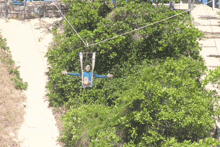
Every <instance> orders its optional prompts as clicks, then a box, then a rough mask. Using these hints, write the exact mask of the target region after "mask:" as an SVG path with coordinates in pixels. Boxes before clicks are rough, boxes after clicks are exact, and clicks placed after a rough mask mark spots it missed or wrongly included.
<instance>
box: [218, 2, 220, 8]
mask: <svg viewBox="0 0 220 147" xmlns="http://www.w3.org/2000/svg"><path fill="white" fill-rule="evenodd" d="M218 8H219V9H220V0H218Z"/></svg>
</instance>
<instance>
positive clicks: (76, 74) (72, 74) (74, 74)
mask: <svg viewBox="0 0 220 147" xmlns="http://www.w3.org/2000/svg"><path fill="white" fill-rule="evenodd" d="M67 74H68V75H71V76H77V77H80V76H81V73H70V72H67Z"/></svg>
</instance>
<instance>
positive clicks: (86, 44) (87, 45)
mask: <svg viewBox="0 0 220 147" xmlns="http://www.w3.org/2000/svg"><path fill="white" fill-rule="evenodd" d="M208 3H210V2H207V3H206V4H208ZM53 4H54V5H55V6H56V8H57V9H58V10H59V12H60V14H61V15H62V16H63V18H64V19H65V20H66V21H67V22H68V23H69V25H70V26H71V27H72V29H73V30H74V31H75V32H76V34H77V35H78V37H79V38H80V39H81V40H82V42H83V43H84V44H85V46H86V47H92V46H96V45H98V44H101V43H104V42H107V41H109V40H113V39H115V38H118V37H121V36H124V35H127V34H130V33H132V32H136V31H139V30H141V29H144V28H146V27H149V26H152V25H154V24H157V23H160V22H163V21H166V20H169V19H171V18H173V17H176V16H178V15H181V14H183V13H186V12H188V11H191V9H189V10H185V11H184V12H181V13H178V14H175V15H173V16H170V17H168V18H164V19H162V20H159V21H157V22H154V23H151V24H149V25H145V26H143V27H140V28H137V29H134V30H132V31H129V32H126V33H123V34H120V35H117V36H115V37H112V38H108V39H105V40H103V41H100V42H98V43H94V44H91V45H89V44H88V43H85V42H84V40H83V39H82V38H81V37H80V35H79V34H78V33H77V31H76V30H75V29H74V27H73V26H72V25H71V24H70V22H69V21H68V20H67V18H66V17H65V16H64V14H63V13H62V12H61V10H60V9H59V8H58V6H57V5H56V4H55V3H54V1H53ZM206 4H202V5H206Z"/></svg>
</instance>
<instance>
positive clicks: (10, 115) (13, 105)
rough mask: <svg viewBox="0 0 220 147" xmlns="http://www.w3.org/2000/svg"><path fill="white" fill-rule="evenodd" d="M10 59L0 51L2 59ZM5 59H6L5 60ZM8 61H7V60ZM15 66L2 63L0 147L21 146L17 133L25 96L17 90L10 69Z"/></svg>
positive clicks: (0, 78) (0, 70)
mask: <svg viewBox="0 0 220 147" xmlns="http://www.w3.org/2000/svg"><path fill="white" fill-rule="evenodd" d="M3 56H4V57H6V58H7V59H9V58H10V54H8V53H6V52H4V51H3V50H1V49H0V59H3V58H2V57H3ZM4 59H5V58H4ZM7 59H6V60H7ZM11 68H13V65H8V63H6V64H3V63H2V61H0V147H3V146H5V147H8V146H9V147H12V146H14V147H15V146H19V144H18V140H17V138H16V135H17V133H16V131H17V130H18V129H19V128H20V126H21V124H22V122H23V115H24V107H23V105H22V103H23V102H24V101H25V94H24V93H23V91H22V90H18V89H15V86H14V82H13V81H12V80H11V79H12V78H16V76H15V75H13V74H10V73H9V72H8V71H9V69H11Z"/></svg>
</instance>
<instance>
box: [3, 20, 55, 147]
mask: <svg viewBox="0 0 220 147" xmlns="http://www.w3.org/2000/svg"><path fill="white" fill-rule="evenodd" d="M43 20H44V21H47V22H50V23H52V22H54V21H55V20H58V19H49V18H47V19H43ZM37 28H39V20H38V19H34V20H26V21H23V22H22V21H17V20H9V21H8V22H5V20H3V19H0V32H1V34H2V36H3V37H4V38H6V39H7V45H8V46H9V48H10V50H11V54H12V58H13V60H14V61H15V64H16V66H20V68H19V71H20V75H21V78H23V80H24V82H28V89H27V90H26V91H25V94H26V96H27V107H26V114H25V116H24V123H23V125H22V126H21V129H20V130H19V131H18V140H19V141H20V142H21V146H22V147H56V146H59V145H57V141H56V139H57V137H58V136H59V132H58V129H57V127H56V121H55V119H54V116H53V114H52V111H51V109H50V108H48V102H47V101H45V93H46V92H45V90H46V89H45V85H46V81H47V76H46V75H45V72H47V66H46V65H47V60H46V58H45V57H44V55H45V53H46V52H47V48H48V45H49V43H50V42H51V41H52V38H53V36H52V34H51V33H48V32H47V29H45V28H41V29H37Z"/></svg>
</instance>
